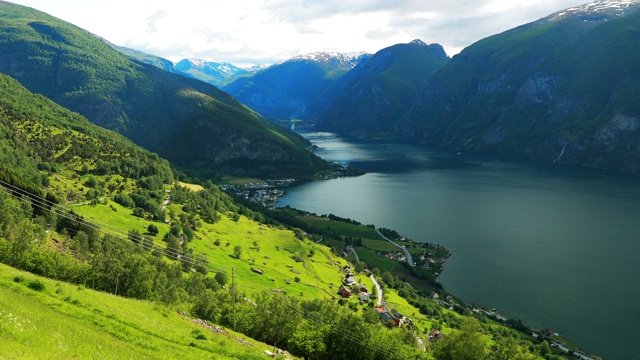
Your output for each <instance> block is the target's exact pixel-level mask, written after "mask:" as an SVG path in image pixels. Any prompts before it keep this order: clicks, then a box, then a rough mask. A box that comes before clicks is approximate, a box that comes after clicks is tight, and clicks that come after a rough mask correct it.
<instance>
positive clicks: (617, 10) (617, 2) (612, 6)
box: [535, 0, 640, 24]
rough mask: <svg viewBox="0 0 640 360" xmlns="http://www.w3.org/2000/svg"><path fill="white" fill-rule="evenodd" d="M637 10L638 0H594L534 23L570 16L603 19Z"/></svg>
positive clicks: (583, 19) (639, 0) (638, 8)
mask: <svg viewBox="0 0 640 360" xmlns="http://www.w3.org/2000/svg"><path fill="white" fill-rule="evenodd" d="M638 10H640V0H596V1H594V2H590V3H587V4H584V5H580V6H574V7H571V8H568V9H565V10H561V11H558V12H556V13H554V14H551V15H549V16H547V17H545V18H543V19H540V20H538V21H536V22H535V23H536V24H545V23H548V22H551V21H558V20H562V19H566V18H571V17H575V18H578V19H580V20H582V21H604V20H607V19H609V18H611V17H621V16H624V15H626V14H629V13H631V12H635V11H638Z"/></svg>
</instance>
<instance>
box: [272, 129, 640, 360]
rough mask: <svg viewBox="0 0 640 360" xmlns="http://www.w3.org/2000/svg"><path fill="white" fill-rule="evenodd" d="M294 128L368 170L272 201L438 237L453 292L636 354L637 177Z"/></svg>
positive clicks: (609, 352)
mask: <svg viewBox="0 0 640 360" xmlns="http://www.w3.org/2000/svg"><path fill="white" fill-rule="evenodd" d="M303 135H305V136H306V137H307V138H308V139H309V140H311V141H312V142H313V143H314V144H315V145H317V146H318V147H319V150H318V152H317V154H318V155H320V156H321V157H323V158H325V159H327V160H330V161H334V162H337V163H340V164H342V165H345V166H346V165H354V166H357V167H360V168H363V169H365V170H367V171H368V173H367V174H366V175H363V176H359V177H353V178H342V179H336V180H329V181H316V182H309V183H304V184H301V185H298V186H295V187H292V188H290V189H289V190H288V192H287V194H286V195H285V196H284V197H283V198H282V199H281V200H280V202H279V204H278V205H279V206H285V205H291V206H293V207H296V208H300V209H305V210H308V211H311V212H315V213H318V214H328V213H333V214H336V215H339V216H343V217H348V218H352V219H356V220H358V221H360V222H362V223H365V224H375V225H376V226H378V227H388V228H393V229H395V230H397V231H398V232H399V233H400V234H402V235H405V236H408V237H410V238H412V239H414V240H417V241H429V242H435V243H440V244H442V245H443V246H445V247H446V248H448V249H449V250H451V251H452V253H453V256H452V257H451V258H450V259H449V260H448V261H447V263H446V265H445V270H444V273H443V274H442V275H441V277H440V279H439V280H440V282H441V283H442V284H443V285H444V287H445V288H446V289H447V290H448V291H450V292H451V293H453V294H456V295H457V296H459V297H460V298H462V299H464V300H466V301H469V302H472V303H475V304H478V305H483V306H487V307H496V308H498V310H499V311H501V312H503V313H504V314H506V315H508V316H511V317H515V318H519V319H523V320H524V321H525V322H526V323H528V324H530V325H531V326H533V327H536V328H551V329H553V330H554V331H556V332H558V333H561V334H562V335H564V336H566V337H567V338H568V339H570V340H572V341H574V342H575V343H576V344H577V345H578V346H581V347H582V348H584V349H586V350H588V351H591V352H594V353H596V354H598V355H601V356H603V357H604V358H605V359H640V339H638V338H639V337H640V310H639V309H640V308H639V306H640V261H638V259H639V255H640V221H639V220H640V178H636V177H631V176H624V175H619V174H611V173H607V172H604V171H595V170H587V169H580V168H572V167H565V166H554V165H540V164H532V163H525V162H511V161H504V160H496V159H491V158H484V157H478V156H469V155H466V154H460V155H457V154H455V153H453V152H448V151H443V150H434V149H429V148H422V147H417V146H411V145H401V144H391V143H375V144H374V143H363V142H358V141H355V140H348V139H344V138H340V137H338V136H336V135H334V134H330V133H303Z"/></svg>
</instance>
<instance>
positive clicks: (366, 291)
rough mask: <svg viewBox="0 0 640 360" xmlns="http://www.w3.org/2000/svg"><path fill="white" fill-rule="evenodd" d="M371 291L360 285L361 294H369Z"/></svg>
mask: <svg viewBox="0 0 640 360" xmlns="http://www.w3.org/2000/svg"><path fill="white" fill-rule="evenodd" d="M368 292H369V290H367V287H366V286H364V285H363V284H360V293H368Z"/></svg>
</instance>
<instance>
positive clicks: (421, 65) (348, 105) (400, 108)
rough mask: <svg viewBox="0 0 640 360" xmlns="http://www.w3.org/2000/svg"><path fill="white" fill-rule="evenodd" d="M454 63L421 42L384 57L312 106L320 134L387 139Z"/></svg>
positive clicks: (362, 67)
mask: <svg viewBox="0 0 640 360" xmlns="http://www.w3.org/2000/svg"><path fill="white" fill-rule="evenodd" d="M448 60H449V58H448V57H447V55H446V54H445V52H444V49H443V48H442V46H440V45H438V44H432V45H427V44H425V43H424V42H422V41H420V40H414V41H412V42H410V43H408V44H397V45H394V46H391V47H388V48H385V49H382V50H380V51H378V52H377V53H376V54H375V55H373V56H372V57H371V58H369V59H368V60H367V61H365V62H362V63H361V65H360V66H358V67H356V68H355V69H353V70H352V71H350V72H349V74H348V75H345V76H344V80H343V79H341V80H340V81H339V82H338V84H336V86H335V87H333V88H330V89H329V90H327V92H325V94H323V95H324V96H322V97H320V98H319V99H317V100H316V102H314V104H312V105H311V106H310V108H311V109H310V111H309V116H310V117H311V118H317V120H318V124H317V128H318V129H320V130H330V131H338V132H342V133H349V134H355V135H361V134H367V135H371V134H376V133H387V132H389V131H392V130H393V128H394V123H395V122H396V120H398V119H399V118H400V117H401V116H402V114H404V113H405V112H406V111H407V110H408V109H409V108H410V107H411V106H412V105H413V104H414V103H415V101H416V99H417V97H418V94H419V92H420V90H421V89H422V88H423V86H424V84H425V83H426V81H427V78H428V77H429V75H431V74H433V73H434V72H435V71H437V70H438V69H440V68H441V67H442V66H443V65H444V64H446V63H447V61H448Z"/></svg>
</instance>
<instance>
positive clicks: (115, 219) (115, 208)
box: [70, 200, 169, 245]
mask: <svg viewBox="0 0 640 360" xmlns="http://www.w3.org/2000/svg"><path fill="white" fill-rule="evenodd" d="M70 208H71V209H72V210H73V211H75V212H76V213H78V214H80V215H82V216H84V218H85V219H87V220H88V221H91V222H93V223H96V224H98V225H102V224H108V225H109V226H110V227H116V228H118V229H119V230H124V231H128V230H133V229H135V230H138V231H139V232H140V233H142V234H144V233H145V232H146V231H147V227H148V226H149V225H150V224H154V225H156V226H157V227H158V230H159V232H158V235H156V236H152V239H153V240H154V242H156V245H161V244H160V243H162V241H161V239H162V237H163V236H164V235H165V234H166V233H168V232H169V225H168V224H165V223H161V222H157V221H150V220H146V219H142V218H139V217H137V216H133V210H132V209H129V208H126V207H124V206H122V205H120V204H118V203H116V202H114V201H111V200H107V204H106V205H104V204H98V205H89V204H82V205H72V206H70Z"/></svg>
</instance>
